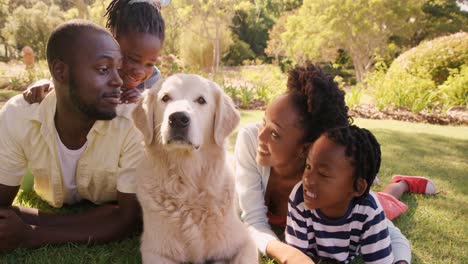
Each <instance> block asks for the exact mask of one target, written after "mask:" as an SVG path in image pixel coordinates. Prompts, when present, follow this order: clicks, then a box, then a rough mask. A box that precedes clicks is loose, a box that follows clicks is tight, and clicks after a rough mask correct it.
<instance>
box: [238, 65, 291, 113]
mask: <svg viewBox="0 0 468 264" xmlns="http://www.w3.org/2000/svg"><path fill="white" fill-rule="evenodd" d="M241 75H242V78H243V79H244V80H245V81H246V82H248V83H250V84H252V86H253V88H252V90H253V91H254V94H255V98H256V99H260V100H262V101H264V102H265V103H266V104H268V103H270V102H271V100H272V99H273V98H275V97H277V96H278V95H280V94H281V93H282V92H284V91H285V89H286V81H287V77H286V75H285V74H284V73H282V72H281V70H280V68H279V67H277V66H273V65H264V66H255V67H246V68H243V69H242V70H241Z"/></svg>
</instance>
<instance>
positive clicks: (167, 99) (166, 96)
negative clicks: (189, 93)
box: [161, 94, 171, 103]
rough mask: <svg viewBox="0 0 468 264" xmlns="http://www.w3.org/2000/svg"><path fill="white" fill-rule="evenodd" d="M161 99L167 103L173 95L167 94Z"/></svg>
mask: <svg viewBox="0 0 468 264" xmlns="http://www.w3.org/2000/svg"><path fill="white" fill-rule="evenodd" d="M161 100H162V101H163V102H165V103H166V102H167V101H169V100H171V97H170V96H169V95H167V94H166V95H164V96H163V98H161Z"/></svg>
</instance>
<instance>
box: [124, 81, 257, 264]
mask: <svg viewBox="0 0 468 264" xmlns="http://www.w3.org/2000/svg"><path fill="white" fill-rule="evenodd" d="M200 97H203V99H204V100H205V101H206V104H201V103H203V100H201V99H200ZM165 101H166V102H165ZM181 111H182V112H185V113H187V114H188V116H189V117H190V125H189V128H188V133H187V137H186V139H185V140H172V141H171V133H170V129H171V127H170V126H169V125H168V124H169V120H168V119H169V115H170V114H171V113H174V112H181ZM133 118H134V123H135V126H136V127H137V128H138V129H139V130H140V131H141V132H142V134H143V137H144V141H145V158H144V160H143V161H142V163H141V165H140V167H139V169H138V181H137V197H138V199H139V201H140V203H141V207H142V209H143V223H144V231H143V236H142V244H141V254H142V258H143V263H157V264H169V263H171V264H172V263H184V262H192V263H204V262H206V261H212V262H211V263H233V264H234V263H236V264H237V263H238V264H250V263H258V254H257V250H256V248H255V245H254V244H253V242H252V241H251V240H250V238H249V235H248V233H247V230H246V228H245V226H244V225H243V223H242V222H241V220H240V219H239V217H238V215H237V213H236V210H235V201H236V199H235V193H234V179H233V174H232V172H231V170H230V167H229V165H228V163H227V161H226V155H225V149H224V141H225V139H226V137H227V136H228V135H229V134H230V133H231V132H232V131H233V130H234V129H235V127H236V126H237V125H238V123H239V119H240V118H239V113H238V112H237V111H236V110H235V108H234V105H233V103H232V100H231V99H230V98H229V97H228V96H227V95H226V94H225V93H224V92H223V91H222V90H221V89H220V88H219V87H218V85H217V84H216V83H214V82H212V81H209V80H207V79H204V78H202V77H200V76H197V75H188V74H176V75H172V76H171V77H169V78H167V79H166V80H163V81H160V82H158V83H157V84H156V85H155V86H154V87H153V88H151V89H150V90H148V91H147V92H146V93H145V94H144V98H143V100H142V101H141V102H140V103H139V104H138V105H137V106H136V108H135V110H134V112H133Z"/></svg>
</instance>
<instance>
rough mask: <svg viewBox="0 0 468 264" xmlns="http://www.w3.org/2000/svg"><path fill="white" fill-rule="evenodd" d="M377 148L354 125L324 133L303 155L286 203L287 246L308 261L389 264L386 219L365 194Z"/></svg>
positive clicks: (372, 197)
mask: <svg viewBox="0 0 468 264" xmlns="http://www.w3.org/2000/svg"><path fill="white" fill-rule="evenodd" d="M380 156H381V154H380V146H379V143H378V142H377V140H376V139H375V137H374V136H373V135H372V134H371V132H369V131H368V130H366V129H362V128H359V127H357V126H350V127H342V128H336V129H332V130H329V131H327V132H326V133H324V134H322V136H321V137H320V138H319V139H318V140H317V141H316V142H315V143H314V144H313V146H312V147H311V148H310V150H309V152H308V157H307V161H306V169H305V171H304V174H303V177H302V182H300V183H299V184H297V185H296V186H295V187H294V189H293V191H292V193H291V195H290V198H289V205H288V218H287V227H286V242H287V243H288V244H290V245H292V246H294V247H296V248H298V249H299V250H301V251H303V252H304V253H306V254H307V255H309V256H311V257H321V258H328V259H334V260H338V261H340V262H343V263H349V262H351V261H352V260H353V259H354V258H355V257H356V256H358V255H362V257H363V259H364V261H365V262H366V263H379V264H385V263H393V254H392V248H391V245H390V236H389V233H388V229H387V223H386V221H385V214H384V212H383V209H382V206H381V205H380V203H379V202H378V200H377V197H376V196H375V194H373V193H372V192H371V193H369V189H370V186H371V184H372V182H373V181H374V179H375V176H376V175H377V173H378V171H379V168H380V161H381V157H380Z"/></svg>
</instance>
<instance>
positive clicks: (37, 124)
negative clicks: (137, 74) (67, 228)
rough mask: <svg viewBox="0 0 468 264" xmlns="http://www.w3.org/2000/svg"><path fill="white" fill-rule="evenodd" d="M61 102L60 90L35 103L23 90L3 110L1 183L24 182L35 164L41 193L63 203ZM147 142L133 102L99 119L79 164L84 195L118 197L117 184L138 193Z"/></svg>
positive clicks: (56, 203) (95, 199) (55, 203)
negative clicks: (134, 118) (57, 125)
mask: <svg viewBox="0 0 468 264" xmlns="http://www.w3.org/2000/svg"><path fill="white" fill-rule="evenodd" d="M56 102H57V99H56V96H55V93H54V92H52V93H50V94H49V95H48V96H47V97H46V98H45V99H44V100H43V101H42V103H41V104H29V103H27V102H26V101H25V100H24V99H23V96H22V95H17V96H15V97H13V98H11V99H10V100H9V101H8V102H7V103H6V104H5V105H4V106H3V108H2V109H1V110H0V183H1V184H4V185H8V186H19V185H20V184H21V181H22V179H23V176H24V175H25V173H26V168H27V167H28V166H29V168H30V170H31V172H32V174H33V175H34V189H35V191H36V193H37V194H38V195H39V196H40V197H41V198H42V199H44V200H45V201H47V202H48V203H49V204H50V205H52V206H54V207H61V206H62V205H63V202H64V192H65V190H64V186H63V180H62V172H61V169H60V159H59V156H58V152H57V146H56V133H57V132H56V129H55V124H54V116H55V109H56ZM141 142H142V141H141V135H140V133H139V132H138V131H137V130H136V129H135V127H134V126H133V124H132V121H131V119H130V108H129V107H127V108H121V109H119V111H118V116H117V117H116V118H114V119H113V120H111V121H96V122H95V123H94V125H93V127H92V128H91V130H90V131H89V133H88V135H87V143H88V144H87V147H86V149H85V150H84V152H83V154H82V155H81V157H80V159H79V161H78V165H77V167H76V184H77V189H78V193H79V195H80V196H81V197H82V198H83V199H87V200H89V201H92V202H94V203H98V204H99V203H103V202H108V201H115V200H116V198H117V190H118V191H119V192H123V193H135V189H136V187H135V183H136V175H135V172H136V166H137V165H138V163H139V162H140V161H141V158H142V155H143V146H142V144H141Z"/></svg>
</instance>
